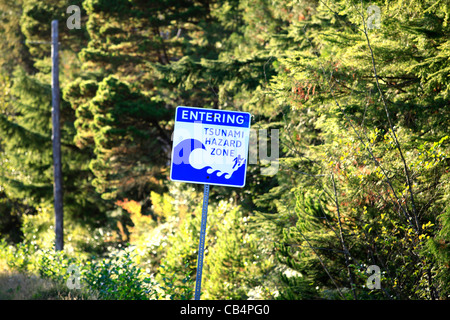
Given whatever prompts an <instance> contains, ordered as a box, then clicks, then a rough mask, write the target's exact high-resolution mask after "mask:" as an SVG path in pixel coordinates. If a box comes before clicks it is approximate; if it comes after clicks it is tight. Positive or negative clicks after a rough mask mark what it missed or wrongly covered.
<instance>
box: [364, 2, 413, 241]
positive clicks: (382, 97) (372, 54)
mask: <svg viewBox="0 0 450 320" xmlns="http://www.w3.org/2000/svg"><path fill="white" fill-rule="evenodd" d="M361 5H362V2H361ZM359 13H360V15H361V19H362V22H363V26H364V30H363V33H364V35H365V37H366V40H367V45H368V47H369V50H370V56H371V59H372V67H373V73H374V76H375V83H376V85H377V89H378V92H379V93H380V97H381V100H382V102H383V106H384V111H385V113H386V117H387V120H388V123H389V128H390V130H391V133H392V136H393V138H394V141H395V145H396V147H397V150H398V152H399V155H400V158H401V160H402V163H403V169H404V172H405V176H406V183H407V185H408V191H409V194H410V199H411V207H412V214H413V217H414V220H415V224H416V228H415V229H416V232H417V233H420V232H421V226H420V224H419V220H418V218H417V211H416V204H415V200H414V192H413V189H412V187H413V186H412V179H411V175H410V173H409V169H408V165H407V163H406V160H405V157H404V156H403V151H402V148H401V146H400V143H399V141H398V139H397V134H396V133H395V129H394V126H393V124H392V120H391V117H390V115H389V110H388V106H387V102H386V99H385V97H384V93H383V91H382V90H381V88H380V84H379V81H378V79H379V77H378V74H377V68H376V65H375V57H374V53H373V50H372V46H371V44H370V40H369V35H368V33H367V26H366V22H365V20H364V14H363V13H362V11H361V12H359Z"/></svg>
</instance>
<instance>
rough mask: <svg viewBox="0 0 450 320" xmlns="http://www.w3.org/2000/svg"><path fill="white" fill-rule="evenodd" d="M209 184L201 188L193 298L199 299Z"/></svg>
mask: <svg viewBox="0 0 450 320" xmlns="http://www.w3.org/2000/svg"><path fill="white" fill-rule="evenodd" d="M208 200H209V184H205V187H204V189H203V208H202V222H201V224H200V242H199V243H198V258H197V277H196V278H195V296H194V299H195V300H200V291H201V288H202V271H203V256H204V252H205V238H206V220H207V219H208Z"/></svg>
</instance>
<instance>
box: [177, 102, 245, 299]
mask: <svg viewBox="0 0 450 320" xmlns="http://www.w3.org/2000/svg"><path fill="white" fill-rule="evenodd" d="M250 120H251V115H250V113H247V112H237V111H226V110H216V109H205V108H192V107H182V106H180V107H178V108H177V110H176V113H175V128H174V134H173V148H172V158H171V165H170V179H171V180H172V181H179V182H188V183H198V184H204V192H203V209H202V219H201V228H200V241H199V245H198V261H197V276H196V283H195V296H194V299H195V300H200V292H201V282H202V270H203V256H204V250H205V238H206V221H207V214H208V199H209V188H210V185H219V186H226V187H239V188H242V187H244V185H245V173H246V169H247V157H248V144H249V137H250Z"/></svg>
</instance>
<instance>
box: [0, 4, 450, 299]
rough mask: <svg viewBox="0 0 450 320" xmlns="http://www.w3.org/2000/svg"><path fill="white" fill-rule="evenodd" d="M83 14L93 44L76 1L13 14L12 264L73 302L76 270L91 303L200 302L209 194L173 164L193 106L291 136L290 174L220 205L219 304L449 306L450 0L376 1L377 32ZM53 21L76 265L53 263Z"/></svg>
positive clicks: (213, 235) (7, 31) (333, 17)
mask: <svg viewBox="0 0 450 320" xmlns="http://www.w3.org/2000/svg"><path fill="white" fill-rule="evenodd" d="M71 4H76V5H79V6H80V7H81V8H82V23H81V25H82V28H81V29H80V30H69V29H68V28H66V26H65V23H64V22H65V19H67V14H66V12H65V9H66V6H67V2H66V1H61V0H51V1H45V2H42V1H37V0H20V1H15V2H12V1H10V0H0V22H1V23H0V35H1V37H2V39H4V40H5V41H4V42H2V43H0V132H1V133H2V134H1V140H0V165H1V174H0V204H1V207H2V208H1V209H0V233H1V237H2V242H1V243H0V249H1V252H0V257H1V261H3V263H4V264H5V265H6V266H9V268H13V269H15V270H20V271H21V272H34V273H37V274H39V275H40V276H41V277H45V278H48V279H50V280H51V281H55V282H57V283H58V284H59V285H63V286H64V282H65V281H67V279H68V277H69V274H68V273H67V270H68V267H69V266H70V265H77V266H79V267H80V271H81V274H82V278H83V280H82V281H84V285H85V288H84V289H85V290H86V294H87V295H86V297H89V294H88V293H90V294H92V296H98V298H100V299H157V298H158V299H159V298H160V299H191V298H192V291H193V281H194V280H195V277H194V276H193V274H194V272H195V270H196V268H197V265H196V261H197V260H196V259H197V250H198V237H199V228H200V219H201V198H202V192H201V186H198V185H187V184H178V183H173V182H171V181H169V179H168V174H169V170H168V167H167V166H168V163H169V160H170V150H171V147H172V143H171V139H170V134H171V132H172V130H173V114H174V110H175V107H176V106H178V105H190V106H195V107H212V108H217V109H226V110H241V111H248V112H251V113H252V115H253V117H252V128H253V129H279V130H280V131H279V133H280V134H279V137H280V141H279V142H280V143H279V145H280V150H279V154H280V159H279V164H280V170H279V171H278V172H277V173H276V174H275V175H271V176H267V175H264V174H263V171H262V167H263V166H264V162H263V161H262V160H263V159H261V157H259V158H258V163H257V164H256V165H253V164H251V165H249V167H248V170H247V179H246V187H245V188H243V189H238V188H223V187H219V186H214V187H213V188H211V194H210V207H209V213H208V223H207V226H208V229H207V243H206V253H205V266H204V270H203V271H204V272H203V276H204V281H203V296H202V298H206V299H254V298H257V299H289V300H293V299H448V298H449V296H450V287H449V283H450V269H449V259H450V251H449V250H450V249H449V243H450V211H449V210H448V207H449V203H450V201H449V200H450V187H449V183H448V181H449V179H450V176H449V164H450V162H449V151H450V149H449V147H450V139H449V134H448V123H449V122H450V121H449V120H450V113H449V108H448V101H449V97H450V95H449V93H450V80H449V79H450V77H449V70H450V65H449V59H448V57H449V55H450V42H449V40H448V39H449V37H448V36H449V33H450V26H449V17H450V6H449V3H448V1H435V0H424V1H418V0H411V1H408V2H407V3H405V1H402V0H396V1H389V2H387V1H373V2H372V3H371V4H375V5H378V6H379V7H380V9H381V25H380V28H374V29H369V28H368V25H367V24H368V20H369V16H368V15H369V14H368V12H367V8H368V5H369V3H366V2H361V1H356V0H351V1H347V0H338V1H328V0H325V1H317V0H303V1H267V0H254V1H247V0H243V1H200V2H198V1H197V2H195V1H183V2H180V3H175V2H173V1H159V2H158V3H156V2H154V3H153V2H152V3H151V4H149V3H147V2H145V1H137V0H115V1H105V0H83V1H82V0H78V1H72V2H71ZM52 19H58V20H59V21H60V30H59V31H60V42H61V61H60V64H61V65H60V66H61V91H62V99H61V100H62V101H61V113H62V119H61V120H62V121H61V125H62V153H63V176H64V192H65V193H64V213H65V232H66V234H65V237H66V239H65V240H66V242H65V243H66V247H65V250H66V251H65V253H63V252H61V253H53V252H52V250H53V238H54V232H53V217H52V215H53V213H52V211H53V210H52V199H53V195H52V178H53V170H52V166H53V160H52V153H51V114H50V112H51V102H50V101H51V91H50V60H51V59H50V45H49V44H48V43H45V42H48V41H49V34H50V21H51V20H52ZM269 140H271V139H269ZM271 142H274V141H271ZM252 143H254V142H252ZM255 143H256V142H255ZM128 199H133V200H128ZM125 205H127V206H125ZM124 248H125V249H124ZM116 249H119V250H116ZM92 254H96V257H97V258H95V259H94V258H92ZM369 265H377V266H379V267H380V269H381V271H382V279H381V283H382V289H381V290H369V289H368V288H367V286H366V281H367V279H368V274H367V267H368V266H369ZM144 270H145V271H144ZM83 292H84V291H83ZM39 294H41V293H39ZM39 294H38V295H39ZM83 294H84V293H83ZM49 295H50V296H52V294H49ZM41 296H43V297H45V296H46V294H45V293H42V295H41Z"/></svg>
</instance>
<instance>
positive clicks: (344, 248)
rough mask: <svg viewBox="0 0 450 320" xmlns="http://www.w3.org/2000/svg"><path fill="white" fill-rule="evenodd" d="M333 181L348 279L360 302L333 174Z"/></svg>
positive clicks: (355, 296) (354, 295)
mask: <svg viewBox="0 0 450 320" xmlns="http://www.w3.org/2000/svg"><path fill="white" fill-rule="evenodd" d="M331 181H332V182H333V191H334V201H335V204H336V213H337V217H338V227H339V240H340V242H341V245H342V249H343V251H344V257H345V265H346V267H347V273H348V279H349V281H350V286H351V288H352V293H353V298H354V299H355V300H358V297H357V295H356V291H355V283H354V281H353V274H352V271H351V269H350V261H349V260H350V259H351V256H350V252H349V251H348V249H347V246H346V245H345V241H344V236H343V233H342V222H341V213H340V208H339V200H338V197H337V191H336V182H335V181H334V175H333V174H331Z"/></svg>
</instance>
